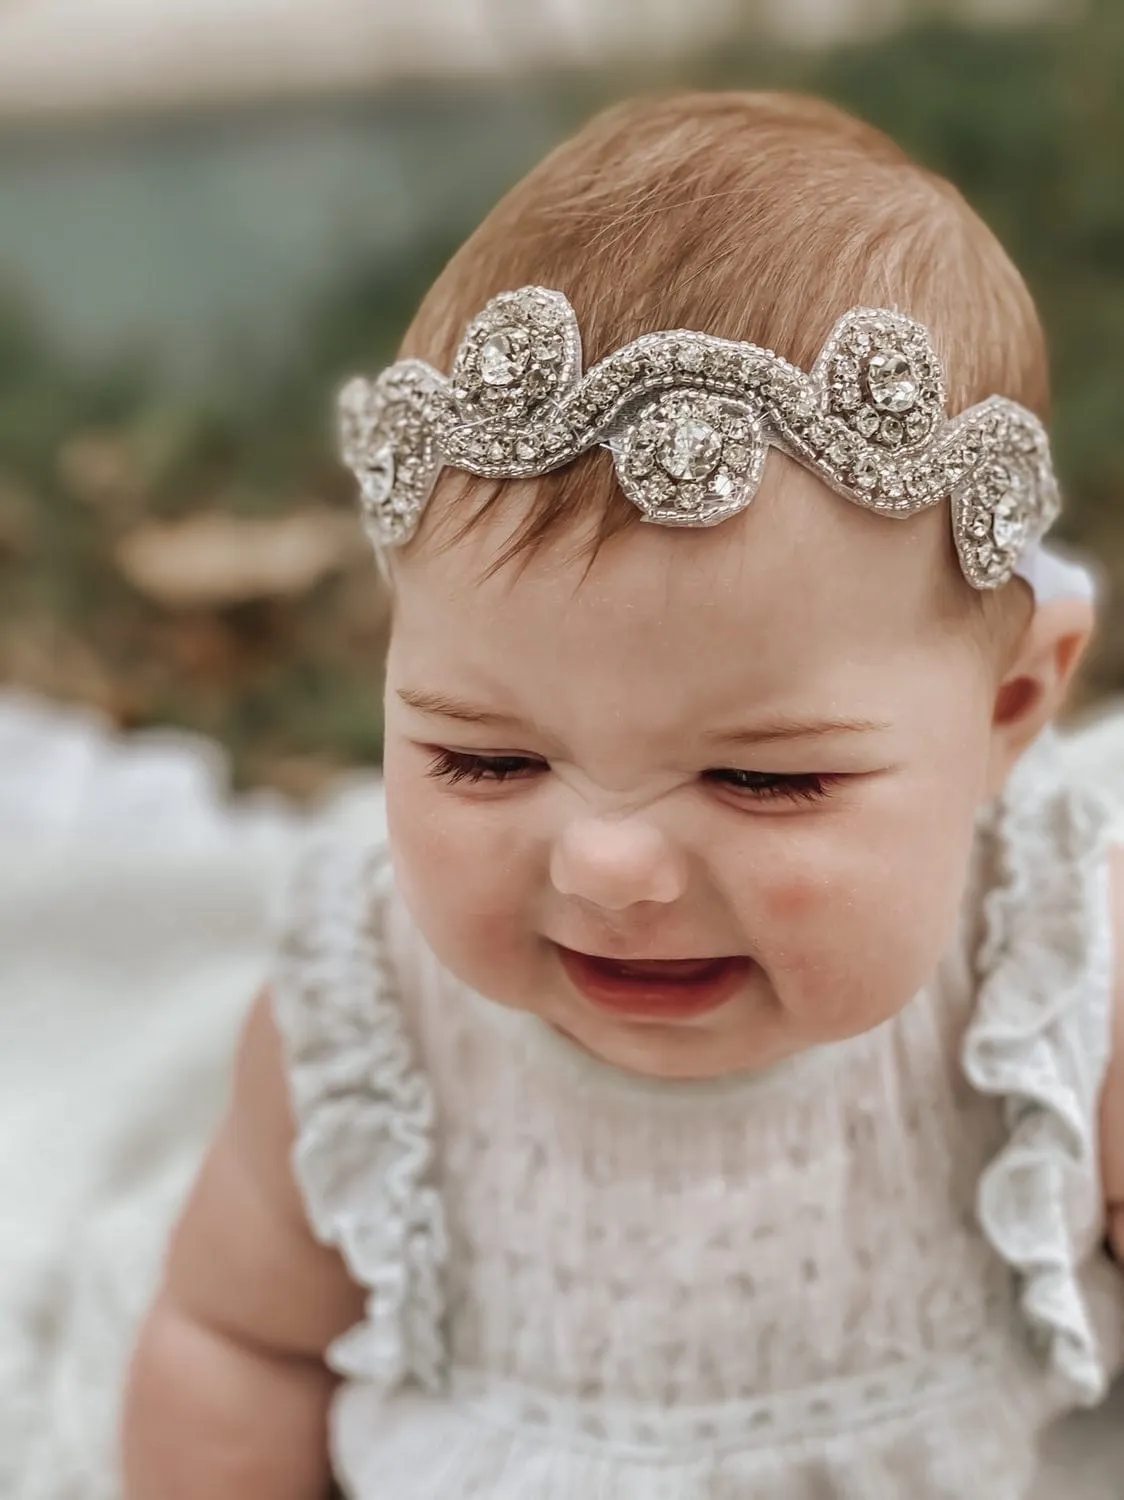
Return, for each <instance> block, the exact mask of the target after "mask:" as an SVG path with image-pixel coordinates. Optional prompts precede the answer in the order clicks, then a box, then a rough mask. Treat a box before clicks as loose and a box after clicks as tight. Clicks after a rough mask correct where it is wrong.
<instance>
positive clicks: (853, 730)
mask: <svg viewBox="0 0 1124 1500" xmlns="http://www.w3.org/2000/svg"><path fill="white" fill-rule="evenodd" d="M891 727H892V726H891V725H889V724H885V723H881V722H880V721H878V720H877V719H772V720H769V721H768V722H767V723H761V724H751V725H749V726H747V727H746V728H744V729H721V730H718V731H716V732H715V733H713V734H708V735H707V739H708V740H709V742H710V743H711V744H713V745H719V744H721V745H767V744H772V743H775V742H776V741H778V740H805V739H822V738H823V737H824V736H825V735H829V734H877V733H879V732H884V731H885V730H887V729H890V728H891Z"/></svg>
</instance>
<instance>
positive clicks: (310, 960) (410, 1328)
mask: <svg viewBox="0 0 1124 1500" xmlns="http://www.w3.org/2000/svg"><path fill="white" fill-rule="evenodd" d="M391 889H392V883H391V872H390V865H389V859H388V857H387V855H386V854H385V852H384V851H380V852H378V853H375V854H373V855H372V854H370V853H367V854H364V853H360V852H356V851H354V850H350V849H343V848H326V847H320V848H317V849H315V850H313V851H311V852H310V853H309V854H308V856H307V857H306V858H305V859H304V860H303V861H302V863H301V866H300V868H299V870H298V873H297V876H296V878H295V880H294V883H293V888H292V892H291V898H290V903H289V912H288V917H287V921H286V924H285V929H284V936H283V942H282V947H281V955H280V959H279V962H278V965H277V971H276V975H275V979H274V986H273V993H274V1012H275V1015H276V1018H277V1022H278V1026H279V1028H280V1031H281V1035H282V1038H283V1043H284V1046H285V1050H286V1053H287V1061H288V1068H289V1080H290V1090H291V1094H292V1099H293V1105H294V1109H295V1113H296V1117H297V1139H296V1143H295V1146H294V1152H293V1167H294V1172H295V1175H296V1178H297V1182H298V1185H299V1187H300V1189H301V1191H302V1193H303V1196H304V1200H305V1204H306V1208H307V1211H308V1215H309V1220H310V1222H311V1225H312V1228H313V1231H314V1233H315V1235H316V1237H317V1238H318V1239H319V1240H320V1241H321V1242H322V1243H324V1244H325V1245H332V1246H335V1247H336V1248H337V1249H338V1250H339V1251H340V1253H341V1254H342V1256H343V1258H344V1261H345V1263H346V1265H347V1267H348V1269H349V1271H350V1273H351V1275H352V1276H353V1277H354V1279H355V1280H356V1282H357V1283H358V1284H359V1285H361V1286H363V1287H365V1288H366V1289H367V1292H368V1298H367V1307H366V1317H365V1319H364V1321H363V1322H362V1323H360V1324H359V1325H358V1326H357V1327H355V1328H353V1329H352V1330H351V1331H350V1332H348V1333H346V1334H344V1335H343V1337H342V1338H340V1339H337V1340H336V1342H335V1343H334V1344H333V1345H332V1346H331V1348H330V1349H329V1350H328V1355H327V1358H328V1363H329V1364H330V1365H331V1367H332V1368H333V1369H334V1370H335V1371H336V1372H337V1373H338V1374H340V1375H343V1376H345V1377H348V1378H351V1379H356V1380H363V1381H369V1382H372V1383H373V1384H375V1385H376V1386H377V1387H379V1388H380V1389H381V1390H382V1391H383V1392H384V1393H389V1392H391V1391H392V1390H394V1389H396V1388H397V1387H398V1386H399V1385H401V1384H403V1383H404V1382H408V1381H411V1380H413V1381H416V1382H418V1383H419V1384H421V1385H422V1386H424V1387H426V1388H427V1389H430V1390H434V1389H438V1388H440V1386H441V1385H442V1384H443V1382H444V1376H445V1350H444V1345H443V1338H442V1326H441V1325H442V1315H443V1306H442V1268H443V1265H444V1261H445V1257H446V1239H445V1232H444V1223H443V1217H442V1211H441V1203H440V1199H439V1196H438V1193H437V1190H436V1188H435V1187H434V1185H433V1180H432V1171H433V1160H434V1143H433V1135H434V1103H433V1097H432V1093H431V1090H430V1087H429V1083H428V1080H427V1079H426V1077H425V1075H424V1073H423V1071H422V1070H421V1068H420V1067H419V1065H418V1064H417V1062H416V1060H415V1057H414V1053H413V1048H412V1046H411V1043H410V1040H409V1037H408V1035H407V1033H406V1029H405V1026H404V1022H403V1017H402V1014H401V1009H400V1005H399V999H398V995H397V993H396V987H395V979H394V974H393V971H392V965H391V962H390V957H389V954H388V951H387V942H386V914H387V907H388V903H389V899H390V893H391Z"/></svg>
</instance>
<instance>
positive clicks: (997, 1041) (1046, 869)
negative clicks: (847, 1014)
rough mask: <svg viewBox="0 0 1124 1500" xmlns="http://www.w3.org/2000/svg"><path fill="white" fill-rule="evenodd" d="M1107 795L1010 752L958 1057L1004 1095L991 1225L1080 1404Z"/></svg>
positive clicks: (1025, 1303)
mask: <svg viewBox="0 0 1124 1500" xmlns="http://www.w3.org/2000/svg"><path fill="white" fill-rule="evenodd" d="M1111 822H1112V814H1111V809H1110V808H1109V806H1108V804H1107V803H1106V802H1105V801H1104V800H1103V799H1102V798H1101V796H1100V795H1099V794H1098V793H1096V792H1095V791H1093V790H1091V789H1083V790H1075V789H1074V788H1073V787H1071V786H1069V785H1068V784H1067V783H1066V782H1065V780H1064V779H1063V778H1062V775H1061V764H1060V760H1059V756H1058V753H1057V751H1056V748H1055V743H1054V742H1053V740H1052V738H1051V739H1048V740H1047V741H1046V742H1044V743H1043V745H1042V746H1041V747H1039V748H1038V750H1037V752H1036V753H1035V754H1034V755H1033V756H1031V757H1030V758H1029V759H1028V760H1027V761H1026V763H1025V764H1022V765H1020V766H1018V767H1016V770H1015V772H1014V775H1013V776H1012V779H1011V782H1010V784H1009V787H1008V789H1007V791H1006V793H1005V794H1004V796H1003V797H1002V798H1001V799H1000V801H999V803H998V805H997V808H996V811H995V819H994V844H995V851H996V856H997V863H998V869H997V871H996V880H995V883H994V884H993V885H992V887H991V889H990V890H989V891H988V893H987V895H986V897H985V900H984V908H983V912H984V928H985V936H984V941H983V944H982V947H981V950H980V954H979V971H980V974H981V976H982V979H981V983H980V988H979V992H978V999H977V1004H976V1008H975V1013H974V1016H973V1019H972V1022H971V1025H970V1026H969V1029H968V1032H967V1034H966V1036H965V1043H964V1068H965V1072H966V1074H967V1076H968V1078H969V1079H970V1080H971V1082H972V1084H973V1085H974V1086H975V1087H976V1088H977V1089H979V1090H980V1091H981V1092H982V1093H985V1094H989V1095H992V1096H994V1097H995V1098H998V1099H1000V1100H1002V1101H1003V1111H1004V1116H1005V1120H1006V1125H1007V1131H1008V1134H1007V1138H1006V1140H1005V1141H1004V1143H1003V1145H1002V1148H1001V1149H1000V1151H999V1153H998V1155H997V1156H996V1157H995V1158H994V1160H993V1161H992V1162H990V1163H989V1165H988V1166H987V1168H986V1170H985V1171H984V1173H983V1175H982V1178H981V1180H980V1186H979V1217H980V1224H981V1226H982V1228H983V1231H984V1233H985V1234H986V1235H987V1238H988V1240H989V1241H990V1243H991V1244H992V1246H993V1247H994V1249H995V1250H996V1252H997V1253H998V1254H999V1255H1001V1256H1002V1257H1003V1259H1004V1260H1005V1261H1006V1262H1007V1264H1008V1265H1010V1266H1011V1267H1012V1269H1013V1270H1014V1271H1015V1273H1016V1274H1017V1277H1018V1280H1019V1288H1020V1303H1021V1306H1022V1310H1023V1312H1024V1314H1025V1316H1026V1318H1027V1320H1028V1322H1029V1323H1030V1326H1031V1328H1032V1330H1033V1332H1034V1333H1035V1334H1036V1335H1037V1337H1038V1339H1039V1340H1040V1341H1041V1342H1042V1343H1043V1344H1044V1345H1045V1346H1046V1348H1047V1350H1048V1353H1049V1359H1050V1362H1051V1365H1052V1367H1053V1369H1054V1371H1055V1372H1056V1374H1057V1375H1058V1377H1059V1378H1060V1380H1061V1381H1062V1382H1063V1383H1064V1384H1065V1385H1066V1386H1067V1387H1068V1388H1069V1389H1070V1390H1071V1391H1072V1393H1073V1396H1074V1398H1075V1399H1076V1400H1077V1401H1079V1402H1080V1403H1081V1404H1084V1405H1093V1404H1095V1403H1096V1402H1098V1401H1099V1400H1100V1399H1101V1398H1102V1397H1103V1396H1104V1394H1105V1391H1106V1389H1107V1384H1108V1378H1109V1372H1108V1371H1107V1370H1106V1368H1105V1364H1104V1359H1103V1357H1102V1354H1101V1352H1100V1348H1099V1340H1098V1337H1097V1334H1096V1331H1095V1330H1094V1328H1093V1326H1092V1322H1091V1320H1090V1313H1089V1308H1088V1306H1087V1303H1086V1299H1085V1296H1084V1293H1083V1290H1082V1287H1081V1284H1080V1280H1079V1276H1078V1267H1079V1265H1080V1263H1081V1261H1082V1260H1084V1259H1085V1258H1086V1257H1087V1256H1088V1255H1089V1253H1090V1250H1091V1249H1092V1247H1093V1246H1094V1245H1095V1244H1096V1242H1097V1240H1098V1239H1099V1237H1100V1234H1101V1227H1102V1201H1101V1192H1100V1185H1099V1177H1098V1171H1097V1165H1098V1148H1097V1138H1096V1100H1097V1096H1098V1093H1099V1090H1100V1085H1101V1082H1102V1079H1103V1075H1104V1070H1105V1068H1106V1067H1107V1063H1108V1046H1109V1035H1110V1017H1109V1006H1110V1002H1111V995H1112V985H1113V947H1112V941H1111V932H1110V928H1109V925H1108V923H1107V921H1106V918H1105V913H1106V911H1107V909H1108V903H1109V891H1108V884H1107V875H1108V866H1107V859H1106V854H1107V844H1108V834H1109V828H1110V825H1111Z"/></svg>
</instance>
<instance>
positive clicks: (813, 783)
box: [429, 750, 843, 803]
mask: <svg viewBox="0 0 1124 1500" xmlns="http://www.w3.org/2000/svg"><path fill="white" fill-rule="evenodd" d="M546 769H547V765H546V762H545V761H541V760H534V759H532V758H531V757H530V756H528V755H475V754H472V753H471V752H469V751H465V750H438V751H437V752H436V754H435V755H434V756H433V759H432V760H431V761H430V765H429V775H430V776H434V777H437V778H439V779H440V780H442V781H445V782H447V783H448V784H449V785H450V786H456V785H457V784H458V783H460V782H467V783H468V784H469V785H470V786H473V785H476V783H478V782H482V781H490V782H493V783H497V782H504V781H514V780H516V779H521V778H523V777H526V776H527V775H528V774H532V773H534V772H537V771H545V770H546ZM704 780H706V781H709V782H711V783H712V784H714V785H717V786H726V787H729V788H730V789H731V790H733V791H738V792H748V793H750V794H752V799H753V800H754V801H758V802H772V801H777V800H784V801H789V802H805V803H807V802H822V801H824V800H826V799H827V798H828V797H830V796H831V793H832V790H833V788H834V787H835V786H836V785H837V784H838V783H839V782H841V781H842V780H843V777H842V776H832V775H821V774H819V773H817V772H805V773H803V774H801V775H796V776H772V775H770V774H769V773H768V772H765V771H736V770H719V771H707V772H705V773H704Z"/></svg>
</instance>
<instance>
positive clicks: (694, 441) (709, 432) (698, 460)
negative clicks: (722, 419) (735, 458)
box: [660, 416, 722, 480]
mask: <svg viewBox="0 0 1124 1500" xmlns="http://www.w3.org/2000/svg"><path fill="white" fill-rule="evenodd" d="M721 457H722V438H721V437H720V436H719V434H718V433H717V432H716V431H715V429H714V428H713V427H712V426H711V425H710V423H709V422H702V421H700V420H699V418H698V417H692V416H682V417H679V418H678V420H677V421H676V422H675V423H674V425H673V426H672V428H671V430H670V431H669V432H668V434H667V436H666V437H665V438H664V440H663V443H662V444H661V445H660V463H661V464H663V466H664V468H665V469H666V470H667V472H668V473H669V474H670V475H671V477H672V479H679V480H687V479H695V480H698V479H707V478H708V477H709V476H710V475H711V474H713V473H714V470H715V469H716V468H717V466H718V460H719V459H720V458H721Z"/></svg>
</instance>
